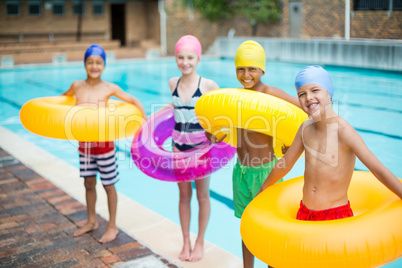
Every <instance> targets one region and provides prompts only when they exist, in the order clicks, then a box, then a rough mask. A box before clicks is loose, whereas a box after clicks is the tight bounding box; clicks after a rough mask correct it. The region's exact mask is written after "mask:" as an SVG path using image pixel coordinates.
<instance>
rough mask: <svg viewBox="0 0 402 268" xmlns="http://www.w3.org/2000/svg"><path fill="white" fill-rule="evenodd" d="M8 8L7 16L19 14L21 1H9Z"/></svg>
mask: <svg viewBox="0 0 402 268" xmlns="http://www.w3.org/2000/svg"><path fill="white" fill-rule="evenodd" d="M6 9H7V16H19V15H20V1H7V3H6Z"/></svg>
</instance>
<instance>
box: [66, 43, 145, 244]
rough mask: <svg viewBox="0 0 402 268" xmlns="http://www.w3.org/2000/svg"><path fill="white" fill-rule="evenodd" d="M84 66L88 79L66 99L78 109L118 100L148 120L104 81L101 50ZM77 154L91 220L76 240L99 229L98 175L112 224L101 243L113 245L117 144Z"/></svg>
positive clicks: (90, 146) (89, 53) (95, 145)
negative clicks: (74, 100)
mask: <svg viewBox="0 0 402 268" xmlns="http://www.w3.org/2000/svg"><path fill="white" fill-rule="evenodd" d="M84 63H85V70H86V72H87V79H85V80H80V81H75V82H73V84H72V85H71V87H70V88H69V89H68V90H67V91H66V92H64V93H63V95H66V96H75V98H76V105H83V106H90V107H107V102H108V100H109V98H110V97H111V96H115V97H117V98H119V99H121V100H123V101H126V102H128V103H131V104H134V105H135V106H137V107H138V108H139V109H140V110H141V112H142V114H143V116H144V118H145V110H144V107H143V106H142V104H141V102H140V101H139V100H138V99H137V98H135V97H133V96H131V95H130V94H128V93H126V92H124V91H123V90H122V89H121V88H120V87H119V86H118V85H116V84H112V83H108V82H105V81H102V79H101V74H102V72H103V71H104V69H105V65H106V54H105V51H104V50H103V48H102V47H101V46H99V45H97V44H93V45H91V46H90V47H89V48H88V49H87V50H86V52H85V56H84ZM78 151H79V155H80V176H81V177H84V179H85V181H84V185H85V190H86V200H87V214H88V220H87V223H86V224H85V225H84V226H82V227H81V228H80V229H78V230H76V231H75V232H74V236H80V235H83V234H85V233H87V232H90V231H92V230H95V229H97V228H98V222H97V218H96V212H95V203H96V188H95V185H96V175H97V173H98V172H99V173H100V178H101V181H102V184H103V187H104V189H105V191H106V194H107V199H108V206H109V222H108V225H107V228H106V232H105V234H104V235H103V236H102V237H101V238H100V240H99V242H101V243H107V242H110V241H113V240H114V239H115V238H116V236H117V234H118V233H119V231H118V229H117V226H116V211H117V193H116V189H115V186H114V184H115V183H116V182H117V181H118V179H119V172H118V166H117V158H116V149H115V145H114V142H113V141H110V142H80V143H79V149H78Z"/></svg>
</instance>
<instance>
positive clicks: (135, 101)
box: [113, 84, 147, 119]
mask: <svg viewBox="0 0 402 268" xmlns="http://www.w3.org/2000/svg"><path fill="white" fill-rule="evenodd" d="M113 86H114V90H113V92H114V94H113V95H114V96H116V97H117V98H119V99H121V100H123V101H125V102H128V103H131V104H133V105H135V106H137V108H138V109H140V111H141V113H142V115H143V117H144V119H146V118H147V114H146V112H145V109H144V106H143V105H142V103H141V101H140V100H139V99H137V98H136V97H134V96H132V95H130V94H128V93H127V92H125V91H124V90H122V89H121V88H120V87H119V86H118V85H115V84H113Z"/></svg>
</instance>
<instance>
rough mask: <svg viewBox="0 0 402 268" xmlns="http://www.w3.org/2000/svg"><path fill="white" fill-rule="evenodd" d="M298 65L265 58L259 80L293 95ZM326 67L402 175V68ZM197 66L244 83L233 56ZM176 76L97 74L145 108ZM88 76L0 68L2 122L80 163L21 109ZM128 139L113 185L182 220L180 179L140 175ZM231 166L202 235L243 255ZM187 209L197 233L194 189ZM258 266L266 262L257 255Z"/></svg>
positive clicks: (116, 69) (168, 64)
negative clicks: (35, 128) (27, 123)
mask: <svg viewBox="0 0 402 268" xmlns="http://www.w3.org/2000/svg"><path fill="white" fill-rule="evenodd" d="M302 67H304V65H302V64H292V63H283V62H268V64H267V69H266V74H265V76H263V78H262V81H263V82H264V83H267V84H270V85H273V86H276V87H279V88H281V89H283V90H285V91H286V92H287V93H289V94H291V95H293V96H296V92H295V89H294V78H295V76H296V74H297V72H298V71H299V70H300V69H301V68H302ZM325 68H326V70H328V71H329V72H330V74H331V77H332V80H333V83H334V88H335V94H334V98H333V100H334V103H335V105H334V109H335V110H336V111H337V112H338V113H339V114H340V115H341V116H342V117H344V118H345V119H346V120H347V121H348V122H349V123H350V124H351V125H352V126H353V127H355V129H356V130H357V131H358V133H359V134H360V135H361V136H362V138H363V139H364V141H365V142H366V144H367V145H368V147H369V148H370V149H371V150H372V151H373V153H374V154H375V155H376V156H377V157H378V158H379V159H380V161H382V162H383V163H384V164H385V165H386V166H387V167H388V168H389V169H390V170H391V171H392V172H393V173H394V174H395V175H396V176H398V177H400V178H402V165H401V164H400V159H401V158H400V152H401V151H402V106H401V105H400V103H401V101H402V74H401V73H395V72H385V71H376V70H364V69H354V68H343V67H332V66H326V67H325ZM197 70H198V73H199V74H200V75H201V76H203V77H206V78H209V79H212V80H214V81H215V82H217V83H218V85H219V86H220V87H222V88H224V87H229V88H233V87H239V86H241V85H240V83H239V82H238V81H237V79H236V75H235V67H234V63H233V59H208V58H203V60H202V62H201V64H200V65H199V66H198V69H197ZM179 75H180V71H179V70H178V69H177V66H176V63H175V61H174V59H172V58H169V59H163V60H158V61H145V60H144V61H142V60H136V61H119V62H114V63H108V65H107V66H106V69H105V72H104V73H103V75H102V78H103V80H105V81H109V82H113V83H116V84H118V85H119V86H120V87H121V88H123V90H125V91H127V92H128V93H130V94H132V95H134V96H136V97H137V98H139V99H140V100H141V101H142V103H143V105H144V107H145V109H146V112H147V114H148V115H149V114H151V113H153V112H155V111H157V110H158V109H160V108H161V107H163V106H164V105H165V104H167V103H169V102H170V101H171V95H170V89H169V85H168V80H169V78H171V77H174V76H179ZM85 78H86V73H85V70H84V67H83V64H81V63H74V64H71V65H67V66H59V67H55V66H51V67H50V66H49V67H46V66H36V67H34V68H33V67H26V68H25V67H23V68H15V69H10V70H1V71H0V124H1V125H2V126H4V127H6V128H8V129H10V130H11V131H13V132H15V133H17V134H18V135H19V136H21V137H23V138H24V139H26V140H28V141H30V142H32V143H34V144H36V145H37V146H39V147H41V148H43V149H45V150H47V151H49V152H50V153H52V154H54V155H55V156H57V157H59V158H61V159H63V160H65V161H66V162H68V163H70V164H71V165H73V166H76V167H77V168H78V157H77V143H76V142H71V141H64V140H55V139H49V138H44V137H40V136H37V135H34V134H32V133H30V132H28V131H27V130H25V129H24V128H23V127H22V125H21V122H20V119H19V110H20V108H21V106H22V105H23V104H24V103H25V102H27V101H28V100H30V99H33V98H37V97H44V96H56V95H60V94H62V93H63V92H64V91H65V90H67V89H68V88H69V87H70V85H71V83H72V82H73V81H74V80H80V79H85ZM130 145H131V140H120V141H118V142H117V146H118V158H119V169H120V174H121V179H120V181H119V182H118V183H117V184H116V188H117V190H118V191H119V192H121V193H123V194H124V195H126V196H129V197H130V198H132V199H133V200H135V201H136V202H139V203H140V204H142V205H144V206H146V207H148V208H149V209H152V210H154V211H155V212H157V213H159V214H160V215H162V216H164V217H166V218H169V219H170V220H172V221H173V222H175V223H177V224H180V221H179V215H178V187H177V184H175V183H170V182H163V181H158V180H155V179H151V178H149V177H148V176H146V175H144V174H143V173H142V172H141V171H140V170H139V169H138V168H137V167H136V166H135V165H134V164H133V161H132V160H131V157H130V154H129V152H130ZM233 165H234V160H233V161H232V162H230V163H229V164H228V165H227V166H226V167H225V168H223V169H221V170H220V171H218V172H217V173H215V174H213V175H212V178H211V187H210V188H211V205H212V210H211V218H210V222H209V225H208V229H207V233H206V239H207V240H208V241H210V242H212V243H214V244H216V245H218V246H219V247H222V248H223V249H225V250H227V251H229V252H231V253H232V254H234V255H236V256H238V257H240V258H241V237H240V232H239V229H240V220H239V219H237V218H235V217H234V215H233V203H232V182H231V175H232V167H233ZM303 169H304V160H303V159H300V160H299V161H298V162H297V163H296V165H295V167H294V168H293V169H292V171H291V172H290V173H289V174H288V175H287V176H286V177H285V179H289V178H293V177H296V176H300V175H303ZM356 169H358V170H367V168H366V167H365V166H364V165H363V164H362V163H361V162H360V161H357V163H356ZM77 183H81V181H77ZM192 209H193V213H192V221H191V223H192V224H191V231H192V232H193V233H197V231H198V229H197V228H198V226H197V215H198V206H197V201H196V197H195V194H194V198H193V201H192ZM131 213H135V211H132V212H131ZM401 218H402V216H401ZM177 243H181V241H177ZM401 266H402V260H401V259H399V260H397V261H395V262H393V263H391V264H388V265H387V266H386V267H401ZM256 267H266V265H264V264H263V263H261V262H259V261H257V263H256Z"/></svg>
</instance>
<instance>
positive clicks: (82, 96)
mask: <svg viewBox="0 0 402 268" xmlns="http://www.w3.org/2000/svg"><path fill="white" fill-rule="evenodd" d="M74 93H75V97H76V102H77V103H76V105H84V106H93V107H104V106H106V105H107V102H108V100H109V98H110V96H111V95H112V93H113V92H112V90H111V87H110V83H107V82H104V81H100V82H99V83H98V84H96V85H90V84H87V83H86V80H83V81H80V83H79V84H78V85H77V87H76V88H74Z"/></svg>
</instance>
